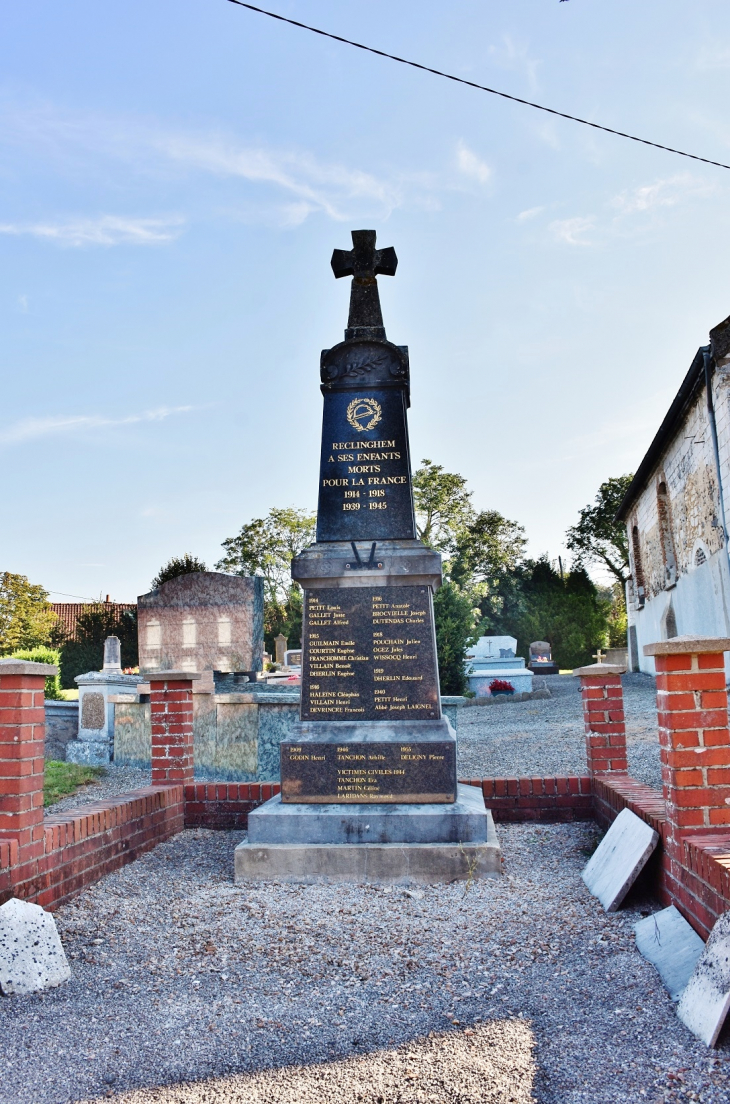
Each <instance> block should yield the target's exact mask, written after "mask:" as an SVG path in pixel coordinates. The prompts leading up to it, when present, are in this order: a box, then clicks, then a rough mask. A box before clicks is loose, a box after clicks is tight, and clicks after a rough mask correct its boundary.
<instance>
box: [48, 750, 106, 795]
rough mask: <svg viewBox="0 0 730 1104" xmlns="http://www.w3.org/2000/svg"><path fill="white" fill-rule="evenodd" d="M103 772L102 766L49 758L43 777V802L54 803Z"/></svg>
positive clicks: (87, 783) (94, 779) (95, 778)
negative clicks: (90, 765)
mask: <svg viewBox="0 0 730 1104" xmlns="http://www.w3.org/2000/svg"><path fill="white" fill-rule="evenodd" d="M105 773H106V772H105V771H104V768H103V767H83V766H81V764H80V763H62V762H60V761H59V760H58V759H49V760H48V761H47V762H46V770H45V776H44V779H43V804H44V805H54V804H55V803H56V802H57V801H60V800H61V798H62V797H66V796H67V795H68V794H72V793H76V791H77V790H78V789H80V787H81V786H88V785H89V784H90V783H94V782H96V781H97V780H98V779H99V777H100V776H101V775H103V774H105Z"/></svg>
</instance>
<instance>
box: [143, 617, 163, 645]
mask: <svg viewBox="0 0 730 1104" xmlns="http://www.w3.org/2000/svg"><path fill="white" fill-rule="evenodd" d="M146 641H147V647H148V648H159V647H161V645H162V627H161V625H160V622H159V621H148V622H147V633H146Z"/></svg>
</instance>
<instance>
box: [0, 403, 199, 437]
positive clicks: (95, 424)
mask: <svg viewBox="0 0 730 1104" xmlns="http://www.w3.org/2000/svg"><path fill="white" fill-rule="evenodd" d="M193 409H194V408H193V407H192V406H160V407H158V408H157V409H156V410H143V411H142V412H141V413H139V414H128V415H126V416H125V417H123V418H109V417H106V416H104V415H103V414H61V415H58V416H56V417H53V416H52V417H48V418H24V419H23V420H22V421H19V422H15V423H14V424H13V425H10V426H8V427H7V429H4V430H0V444H3V445H17V444H21V443H22V442H23V441H31V440H37V439H38V438H39V437H49V436H52V435H54V434H57V433H73V432H75V431H83V430H90V429H101V428H105V427H109V426H125V425H133V424H135V423H136V422H161V421H162V420H163V419H164V418H169V417H170V416H171V415H173V414H184V413H187V412H188V411H190V410H193Z"/></svg>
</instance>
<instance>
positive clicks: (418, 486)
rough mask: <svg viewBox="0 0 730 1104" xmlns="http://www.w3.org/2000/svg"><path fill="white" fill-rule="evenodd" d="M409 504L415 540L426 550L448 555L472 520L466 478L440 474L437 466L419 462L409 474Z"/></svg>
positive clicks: (472, 514) (469, 493)
mask: <svg viewBox="0 0 730 1104" xmlns="http://www.w3.org/2000/svg"><path fill="white" fill-rule="evenodd" d="M413 502H414V505H415V508H416V531H417V533H418V536H419V538H420V539H421V540H422V541H423V543H424V544H427V545H428V546H429V548H435V549H436V551H437V552H441V553H443V554H444V555H446V556H450V555H451V554H452V553H453V552H454V551H455V549H456V542H457V540H458V537H459V535H460V534H461V533H462V532H463V530H464V529H465V528H466V527H467V525H468V524H469V523H470V522H471V521H472V519H473V517H474V508H473V506H472V504H471V491H467V489H466V479H464V477H463V475H456V474H454V473H453V472H446V471H444V469H443V468H442V467H441V465H440V464H433V463H432V462H431V461H430V460H422V461H421V467H420V468H418V470H417V471H415V472H414V473H413Z"/></svg>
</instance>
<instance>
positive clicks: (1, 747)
mask: <svg viewBox="0 0 730 1104" xmlns="http://www.w3.org/2000/svg"><path fill="white" fill-rule="evenodd" d="M57 673H58V668H57V667H52V666H50V665H49V664H47V663H29V662H27V661H26V660H22V659H0V837H3V836H4V837H6V838H7V837H13V838H15V839H17V840H18V844H19V846H20V847H21V859H22V861H26V862H27V861H28V860H29V859H34V858H37V857H38V856H39V855H41V854H42V853H43V847H44V843H43V775H44V766H45V764H44V758H43V755H44V750H45V748H44V743H45V735H46V715H45V707H44V697H45V695H44V690H45V683H46V679H47V678H48V677H49V676H50V675H55V674H57Z"/></svg>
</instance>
